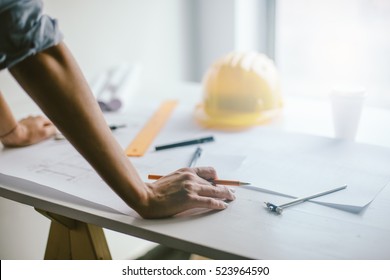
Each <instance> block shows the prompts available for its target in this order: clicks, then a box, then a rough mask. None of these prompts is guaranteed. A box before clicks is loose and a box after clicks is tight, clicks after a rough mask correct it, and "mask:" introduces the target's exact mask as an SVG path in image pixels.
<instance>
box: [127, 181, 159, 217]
mask: <svg viewBox="0 0 390 280" xmlns="http://www.w3.org/2000/svg"><path fill="white" fill-rule="evenodd" d="M144 186H145V189H144V190H143V191H142V195H140V196H139V197H138V199H137V200H136V201H135V203H134V205H133V206H132V208H133V209H134V210H135V211H136V212H137V213H138V214H139V215H140V216H141V217H142V218H146V219H147V218H151V217H152V216H155V214H156V213H153V210H152V209H151V208H152V207H151V206H152V205H151V201H152V199H151V198H152V197H153V196H154V192H153V187H152V186H151V184H149V183H144ZM153 214H154V215H153Z"/></svg>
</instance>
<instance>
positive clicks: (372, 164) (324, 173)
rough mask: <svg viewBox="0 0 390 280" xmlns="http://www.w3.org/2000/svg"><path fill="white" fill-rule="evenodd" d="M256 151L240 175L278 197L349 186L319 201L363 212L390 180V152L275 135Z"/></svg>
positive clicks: (266, 134)
mask: <svg viewBox="0 0 390 280" xmlns="http://www.w3.org/2000/svg"><path fill="white" fill-rule="evenodd" d="M259 136H260V135H259ZM247 141H248V145H249V146H252V144H251V142H252V140H251V139H247ZM270 143H272V144H270ZM256 146H257V148H255V147H253V146H252V148H251V149H252V150H253V151H256V152H253V153H252V154H251V155H249V156H248V158H247V160H246V161H245V163H244V164H243V165H242V166H241V168H240V170H239V171H237V172H236V174H235V176H237V177H240V178H245V180H249V181H250V182H252V184H253V185H254V186H255V187H257V188H259V189H262V190H266V191H268V192H272V193H275V194H280V195H284V196H289V197H294V198H295V197H303V196H307V195H311V194H315V193H318V192H321V191H326V190H330V189H333V188H335V187H338V186H342V185H345V184H346V185H347V186H348V187H347V189H345V190H342V191H339V192H336V193H332V194H329V195H326V196H323V197H320V198H317V199H314V200H313V201H316V202H320V203H323V204H326V205H328V206H333V207H337V208H340V209H343V210H347V211H352V212H358V211H360V210H361V209H362V208H363V207H365V206H366V205H367V204H369V203H370V202H371V201H372V200H373V199H374V198H375V196H376V195H377V194H378V193H379V192H380V191H381V190H382V189H383V187H384V186H385V185H386V184H387V183H388V182H389V181H390V170H389V169H388V168H387V166H390V150H389V149H386V148H381V147H376V146H370V145H363V144H356V143H353V142H345V141H339V140H334V139H329V138H324V137H314V136H308V135H300V134H287V133H285V134H279V133H275V132H273V131H270V130H264V131H263V132H262V133H261V137H258V138H257V139H256ZM289 200H290V199H286V198H280V200H278V201H274V202H273V203H276V204H279V203H285V202H288V201H289Z"/></svg>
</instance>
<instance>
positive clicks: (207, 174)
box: [192, 167, 217, 181]
mask: <svg viewBox="0 0 390 280" xmlns="http://www.w3.org/2000/svg"><path fill="white" fill-rule="evenodd" d="M192 169H193V170H194V171H195V173H196V174H197V175H198V176H199V177H201V178H203V179H205V180H206V181H212V180H214V179H216V178H217V172H216V171H215V169H214V168H212V167H194V168H192Z"/></svg>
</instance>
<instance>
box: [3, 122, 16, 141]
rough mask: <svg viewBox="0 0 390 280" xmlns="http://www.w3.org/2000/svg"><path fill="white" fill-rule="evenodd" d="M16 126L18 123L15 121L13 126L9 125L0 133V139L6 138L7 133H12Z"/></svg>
mask: <svg viewBox="0 0 390 280" xmlns="http://www.w3.org/2000/svg"><path fill="white" fill-rule="evenodd" d="M17 126H18V123H15V125H14V126H12V127H11V129H8V130H6V131H5V132H4V133H2V134H0V139H3V138H6V137H7V136H8V135H10V134H12V133H13V132H14V131H15V130H16V128H17Z"/></svg>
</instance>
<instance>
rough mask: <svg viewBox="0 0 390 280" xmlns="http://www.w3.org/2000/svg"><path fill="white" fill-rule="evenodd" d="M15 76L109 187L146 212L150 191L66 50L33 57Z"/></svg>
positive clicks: (58, 48) (17, 68)
mask: <svg viewBox="0 0 390 280" xmlns="http://www.w3.org/2000/svg"><path fill="white" fill-rule="evenodd" d="M10 72H11V74H12V75H13V76H14V77H15V78H16V80H17V81H18V82H19V83H20V84H21V86H22V87H23V88H24V89H25V91H26V92H27V93H28V94H29V95H30V96H31V97H32V98H33V99H34V101H35V102H36V103H37V104H38V105H39V106H40V107H41V109H42V110H43V111H44V112H45V114H46V115H47V116H48V117H49V118H50V119H51V120H52V121H53V122H54V124H55V125H56V126H57V127H58V128H59V129H60V130H61V132H62V133H63V134H64V135H65V136H66V137H67V138H68V140H69V141H70V142H71V143H72V144H73V145H74V147H75V148H76V149H77V150H78V151H79V152H80V153H81V154H82V155H83V156H84V157H85V158H86V159H87V160H88V162H89V163H90V164H91V165H92V166H93V167H94V169H95V170H96V171H97V172H98V173H99V174H100V176H101V177H102V178H103V179H104V180H105V181H106V182H107V184H108V185H109V186H110V187H112V188H113V190H114V191H115V192H116V193H117V194H118V195H119V196H121V197H122V199H124V200H125V201H126V203H127V204H129V205H130V206H131V207H133V208H134V209H135V210H137V208H142V207H145V205H143V204H144V203H146V202H147V193H146V192H147V188H146V187H145V185H144V183H143V182H142V180H141V179H140V178H139V176H138V174H137V172H136V170H135V169H134V167H133V166H132V165H131V163H130V161H129V160H128V158H127V157H126V156H125V154H124V152H123V150H122V149H121V147H120V146H119V144H118V143H117V142H116V140H115V139H114V137H113V136H112V134H111V131H110V130H109V128H108V127H107V125H106V122H105V120H104V118H103V115H102V113H101V111H100V108H99V107H98V105H97V102H96V101H95V99H94V98H93V96H92V94H91V91H90V89H89V87H88V84H87V83H86V81H85V79H84V77H83V75H82V73H81V71H80V69H79V68H78V66H77V64H76V62H75V60H74V59H73V57H72V56H71V54H70V52H69V51H68V50H67V48H66V47H65V45H64V44H59V45H57V46H55V47H52V48H50V49H47V50H45V51H43V52H41V53H39V54H37V55H35V56H31V57H29V58H27V59H25V60H24V61H22V62H20V63H19V64H17V65H16V66H14V67H13V68H11V69H10Z"/></svg>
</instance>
